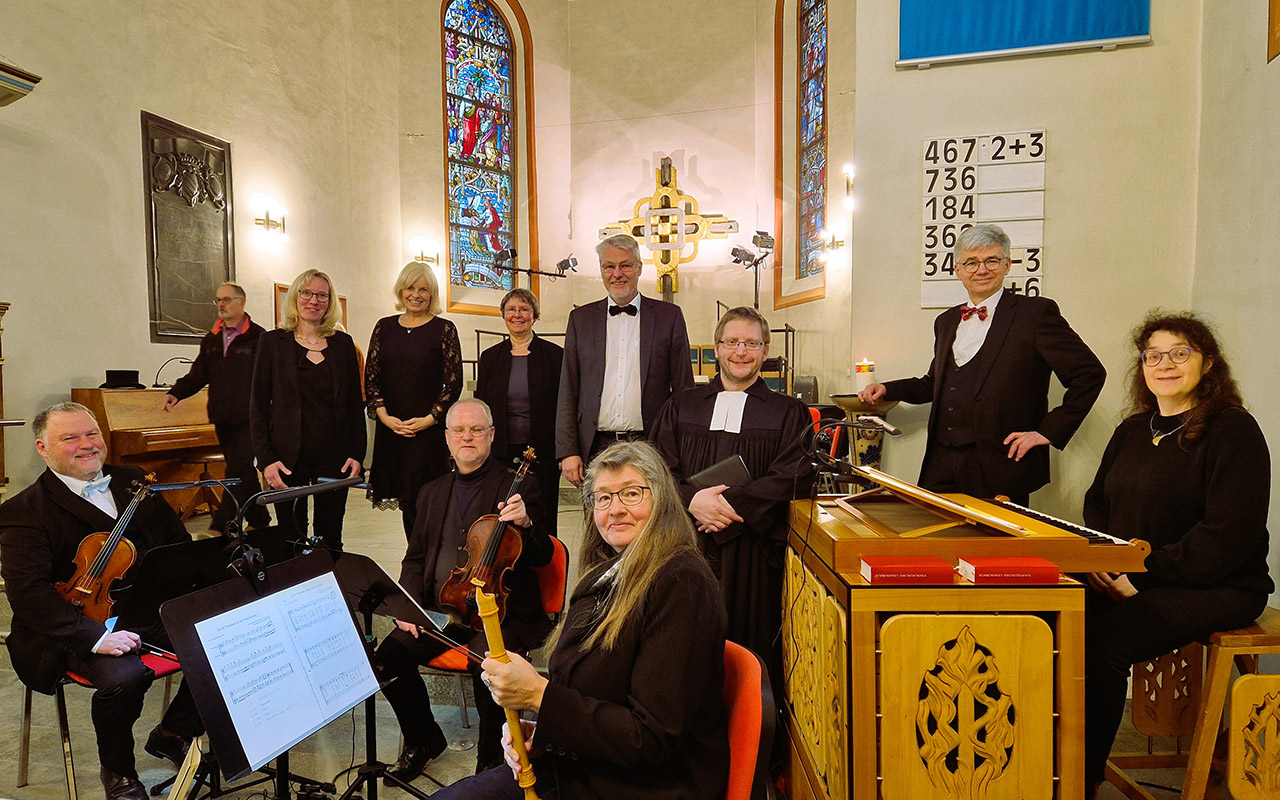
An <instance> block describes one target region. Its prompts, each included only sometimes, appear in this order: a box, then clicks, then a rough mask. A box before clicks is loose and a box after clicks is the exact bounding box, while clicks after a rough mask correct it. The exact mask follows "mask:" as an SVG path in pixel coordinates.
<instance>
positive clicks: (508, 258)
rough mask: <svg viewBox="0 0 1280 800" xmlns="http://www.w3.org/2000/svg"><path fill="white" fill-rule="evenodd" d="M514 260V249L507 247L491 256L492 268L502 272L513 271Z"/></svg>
mask: <svg viewBox="0 0 1280 800" xmlns="http://www.w3.org/2000/svg"><path fill="white" fill-rule="evenodd" d="M515 260H516V249H515V248H514V247H507V248H504V249H502V250H499V251H498V252H497V253H495V254H494V256H493V268H494V269H496V270H498V271H502V270H505V269H514V268H515Z"/></svg>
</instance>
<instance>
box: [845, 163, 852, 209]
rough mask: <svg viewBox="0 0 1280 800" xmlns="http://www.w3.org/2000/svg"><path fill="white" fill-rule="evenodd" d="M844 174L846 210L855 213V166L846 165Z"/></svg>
mask: <svg viewBox="0 0 1280 800" xmlns="http://www.w3.org/2000/svg"><path fill="white" fill-rule="evenodd" d="M843 172H844V210H845V211H853V206H854V198H853V176H854V174H855V170H854V168H853V165H852V164H845V165H844V169H843Z"/></svg>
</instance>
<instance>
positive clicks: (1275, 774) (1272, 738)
mask: <svg viewBox="0 0 1280 800" xmlns="http://www.w3.org/2000/svg"><path fill="white" fill-rule="evenodd" d="M1228 742H1229V745H1228V748H1227V789H1228V790H1229V791H1230V792H1231V796H1232V797H1233V798H1235V800H1260V799H1261V798H1268V799H1269V800H1274V798H1277V797H1280V675H1245V676H1243V677H1241V678H1240V679H1238V680H1237V681H1236V682H1235V684H1233V685H1232V687H1231V725H1230V731H1229V733H1228Z"/></svg>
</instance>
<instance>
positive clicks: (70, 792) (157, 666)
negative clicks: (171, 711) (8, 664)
mask: <svg viewBox="0 0 1280 800" xmlns="http://www.w3.org/2000/svg"><path fill="white" fill-rule="evenodd" d="M142 663H143V665H144V666H146V667H149V668H150V669H151V671H152V672H154V673H155V675H156V677H157V678H164V679H165V689H164V707H165V708H166V709H167V708H168V707H169V688H170V685H169V679H170V678H171V677H172V676H173V675H175V674H177V673H178V672H180V671H181V670H182V665H181V664H179V663H178V662H177V660H176V659H173V658H169V657H167V656H161V655H156V654H153V653H147V654H145V655H143V656H142ZM68 683H75V684H78V685H80V686H84V687H86V688H89V689H92V688H93V684H92V683H90V682H89V680H88V679H87V678H85V677H83V676H81V675H77V674H76V673H74V672H67V673H65V674H64V675H63V676H62V678H61V679H60V680H59V681H58V685H57V686H55V687H54V690H53V698H54V701H55V703H56V704H57V708H58V730H59V732H60V733H61V734H62V760H63V767H64V768H65V770H66V776H67V800H77V798H78V797H79V795H78V794H77V793H76V767H75V762H74V760H73V759H72V756H71V728H70V725H68V723H67V698H66V696H65V695H64V694H63V692H62V687H63V686H66V685H67V684H68ZM30 756H31V689H30V688H29V687H28V688H26V691H25V695H24V697H23V700H22V737H21V739H19V740H18V784H17V785H18V788H22V787H24V786H26V785H27V766H28V761H29V759H30Z"/></svg>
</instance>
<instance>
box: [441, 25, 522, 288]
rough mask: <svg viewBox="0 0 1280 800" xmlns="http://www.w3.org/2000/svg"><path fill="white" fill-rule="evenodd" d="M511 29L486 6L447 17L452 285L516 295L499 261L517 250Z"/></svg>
mask: <svg viewBox="0 0 1280 800" xmlns="http://www.w3.org/2000/svg"><path fill="white" fill-rule="evenodd" d="M512 52H513V51H512V44H511V30H510V28H508V27H507V23H506V21H505V20H504V19H503V18H502V15H501V14H500V13H499V12H498V9H497V8H495V7H494V6H493V5H492V4H491V3H489V2H487V0H453V2H451V3H449V5H448V7H447V8H446V9H445V13H444V71H445V133H446V136H447V138H448V148H447V150H446V157H447V162H448V163H447V167H448V169H447V173H448V190H447V191H448V202H449V223H448V228H449V282H450V283H451V284H452V285H454V286H460V287H467V288H477V289H500V290H506V289H510V288H512V287H513V286H514V285H515V284H514V274H513V273H511V272H501V273H499V272H497V271H495V270H494V268H493V260H494V256H495V255H496V254H497V252H498V251H499V250H503V249H505V248H508V247H514V246H515V217H514V211H513V209H514V204H513V202H512V198H513V194H514V187H515V161H514V155H513V152H512V143H513V142H514V141H515V103H514V97H515V95H514V93H513V91H512Z"/></svg>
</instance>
